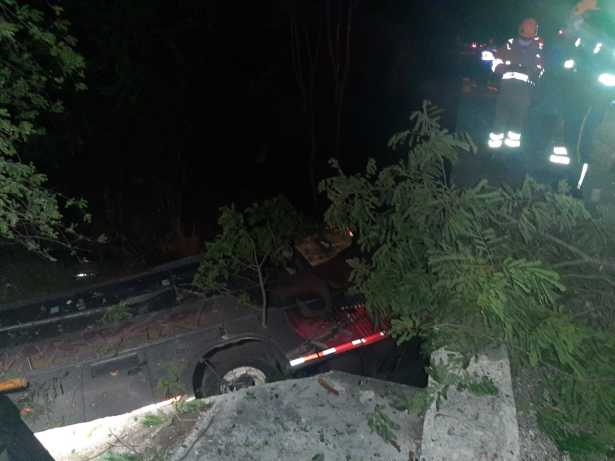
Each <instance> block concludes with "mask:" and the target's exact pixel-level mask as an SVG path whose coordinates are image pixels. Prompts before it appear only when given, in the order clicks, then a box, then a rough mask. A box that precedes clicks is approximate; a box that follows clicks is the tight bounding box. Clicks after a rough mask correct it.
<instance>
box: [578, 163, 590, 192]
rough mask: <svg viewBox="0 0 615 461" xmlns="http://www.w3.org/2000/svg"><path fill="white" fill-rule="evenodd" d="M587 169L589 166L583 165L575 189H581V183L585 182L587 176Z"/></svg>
mask: <svg viewBox="0 0 615 461" xmlns="http://www.w3.org/2000/svg"><path fill="white" fill-rule="evenodd" d="M588 169H589V165H588V164H587V163H584V164H583V169H582V170H581V177H580V178H579V183H578V184H577V189H581V186H582V185H583V181H585V175H587V170H588Z"/></svg>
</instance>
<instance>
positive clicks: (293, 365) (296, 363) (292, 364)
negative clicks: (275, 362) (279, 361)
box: [290, 357, 305, 367]
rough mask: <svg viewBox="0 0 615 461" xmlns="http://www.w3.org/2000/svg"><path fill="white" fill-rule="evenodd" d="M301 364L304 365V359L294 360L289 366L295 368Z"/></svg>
mask: <svg viewBox="0 0 615 461" xmlns="http://www.w3.org/2000/svg"><path fill="white" fill-rule="evenodd" d="M302 363H305V357H301V358H298V359H294V360H291V361H290V366H291V367H296V366H297V365H301V364H302Z"/></svg>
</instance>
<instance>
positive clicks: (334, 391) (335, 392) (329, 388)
mask: <svg viewBox="0 0 615 461" xmlns="http://www.w3.org/2000/svg"><path fill="white" fill-rule="evenodd" d="M318 384H320V385H321V386H322V387H324V388H325V389H326V390H327V392H329V393H330V394H333V395H340V393H339V391H338V390H337V389H336V388H334V387H333V386H332V385H331V384H329V383H328V382H327V381H326V380H325V378H323V377H322V376H319V377H318Z"/></svg>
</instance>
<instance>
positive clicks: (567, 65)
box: [564, 59, 575, 69]
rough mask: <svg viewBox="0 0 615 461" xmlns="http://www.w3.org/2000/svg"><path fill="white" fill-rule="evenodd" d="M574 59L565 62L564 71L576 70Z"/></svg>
mask: <svg viewBox="0 0 615 461" xmlns="http://www.w3.org/2000/svg"><path fill="white" fill-rule="evenodd" d="M574 65H575V62H574V59H566V60H565V61H564V69H574Z"/></svg>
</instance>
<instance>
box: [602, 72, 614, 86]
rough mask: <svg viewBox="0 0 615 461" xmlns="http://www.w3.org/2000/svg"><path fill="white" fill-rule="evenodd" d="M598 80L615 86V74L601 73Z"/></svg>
mask: <svg viewBox="0 0 615 461" xmlns="http://www.w3.org/2000/svg"><path fill="white" fill-rule="evenodd" d="M598 81H599V82H600V83H602V84H603V85H604V86H615V74H606V73H605V74H600V76H599V77H598Z"/></svg>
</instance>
